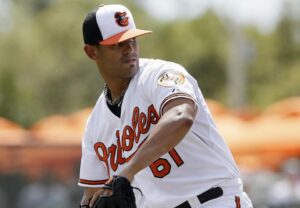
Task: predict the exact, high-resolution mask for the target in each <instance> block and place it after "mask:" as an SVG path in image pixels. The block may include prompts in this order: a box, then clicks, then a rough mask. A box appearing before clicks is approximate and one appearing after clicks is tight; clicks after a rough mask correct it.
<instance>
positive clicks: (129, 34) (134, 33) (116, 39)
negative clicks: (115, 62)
mask: <svg viewBox="0 0 300 208" xmlns="http://www.w3.org/2000/svg"><path fill="white" fill-rule="evenodd" d="M149 33H152V31H149V30H140V29H130V30H127V31H124V32H121V33H118V34H116V35H114V36H112V37H110V38H108V39H106V40H103V41H100V45H114V44H117V43H120V42H123V41H125V40H128V39H130V38H134V37H138V36H141V35H146V34H149Z"/></svg>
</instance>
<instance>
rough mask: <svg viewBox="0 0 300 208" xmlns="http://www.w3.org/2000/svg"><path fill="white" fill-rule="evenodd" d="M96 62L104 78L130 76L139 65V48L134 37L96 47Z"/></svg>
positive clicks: (125, 77)
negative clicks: (114, 43)
mask: <svg viewBox="0 0 300 208" xmlns="http://www.w3.org/2000/svg"><path fill="white" fill-rule="evenodd" d="M97 50H98V51H97V53H98V55H97V57H96V58H95V61H96V63H97V64H98V66H99V70H100V73H101V74H102V76H103V77H104V79H105V78H106V79H128V78H132V77H133V76H134V75H135V74H136V73H137V71H138V67H139V48H138V44H137V42H136V39H135V38H132V39H129V40H127V41H124V42H121V43H119V44H116V45H109V46H102V45H99V46H98V47H97Z"/></svg>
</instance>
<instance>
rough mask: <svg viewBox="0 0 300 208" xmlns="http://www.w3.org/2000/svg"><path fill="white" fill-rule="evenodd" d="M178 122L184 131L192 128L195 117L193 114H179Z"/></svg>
mask: <svg viewBox="0 0 300 208" xmlns="http://www.w3.org/2000/svg"><path fill="white" fill-rule="evenodd" d="M178 122H179V123H180V126H181V127H182V128H183V129H189V128H191V127H192V125H193V123H194V117H193V115H192V114H189V113H187V112H179V113H178Z"/></svg>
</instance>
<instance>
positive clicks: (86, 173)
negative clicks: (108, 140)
mask: <svg viewBox="0 0 300 208" xmlns="http://www.w3.org/2000/svg"><path fill="white" fill-rule="evenodd" d="M92 141H93V140H92V138H91V136H90V135H89V131H88V128H87V127H86V130H85V132H84V135H83V139H82V156H81V163H80V175H79V181H78V185H79V186H83V187H95V188H96V187H102V186H103V185H104V184H105V182H106V181H107V180H108V178H109V177H108V173H107V168H106V166H105V163H103V162H101V161H100V160H99V159H98V158H97V155H96V153H95V150H94V146H93V142H92Z"/></svg>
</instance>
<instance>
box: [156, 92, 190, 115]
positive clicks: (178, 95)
mask: <svg viewBox="0 0 300 208" xmlns="http://www.w3.org/2000/svg"><path fill="white" fill-rule="evenodd" d="M176 98H187V99H190V100H192V101H193V102H195V99H194V98H193V97H192V96H191V95H189V94H187V93H175V94H172V95H169V96H168V97H166V98H165V99H164V100H163V101H162V103H161V105H160V108H159V116H162V112H163V108H164V107H165V105H166V104H167V102H169V101H171V100H174V99H176Z"/></svg>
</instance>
